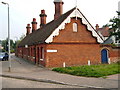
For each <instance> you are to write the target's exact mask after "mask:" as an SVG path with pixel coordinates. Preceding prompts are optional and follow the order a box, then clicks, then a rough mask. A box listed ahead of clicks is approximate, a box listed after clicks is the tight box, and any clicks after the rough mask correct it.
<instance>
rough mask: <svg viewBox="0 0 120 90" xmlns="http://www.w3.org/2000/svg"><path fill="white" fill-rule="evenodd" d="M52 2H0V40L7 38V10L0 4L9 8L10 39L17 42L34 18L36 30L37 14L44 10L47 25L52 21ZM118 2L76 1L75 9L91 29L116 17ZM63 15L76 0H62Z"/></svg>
mask: <svg viewBox="0 0 120 90" xmlns="http://www.w3.org/2000/svg"><path fill="white" fill-rule="evenodd" d="M53 1H54V0H0V40H3V39H6V38H7V33H8V32H7V31H8V27H7V26H8V21H7V20H8V19H7V17H8V16H7V15H8V8H7V5H4V4H2V3H1V2H6V3H9V6H10V38H11V39H13V40H18V39H19V38H20V37H21V36H22V35H24V34H26V25H27V24H28V23H29V24H31V22H32V19H33V18H36V19H37V22H38V28H39V25H40V17H39V14H40V13H41V10H42V9H44V10H45V12H46V14H47V23H48V22H50V21H51V20H53V19H54V3H53ZM119 1H120V0H77V7H78V8H79V9H80V11H81V12H82V13H83V14H84V15H85V17H86V18H87V19H88V20H89V22H90V23H91V24H92V26H93V27H95V25H96V24H99V26H100V27H102V26H103V25H105V24H107V23H108V22H109V20H110V19H111V18H113V17H114V16H117V13H116V11H118V2H119ZM63 2H64V5H63V13H65V12H67V11H68V10H70V9H72V8H73V7H75V6H76V0H63Z"/></svg>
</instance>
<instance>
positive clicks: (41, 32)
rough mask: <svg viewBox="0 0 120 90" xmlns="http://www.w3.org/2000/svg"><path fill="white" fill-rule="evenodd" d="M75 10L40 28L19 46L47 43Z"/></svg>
mask: <svg viewBox="0 0 120 90" xmlns="http://www.w3.org/2000/svg"><path fill="white" fill-rule="evenodd" d="M75 9H76V8H73V9H71V10H69V11H68V12H66V13H65V14H63V15H61V16H60V17H59V18H58V19H56V20H53V21H51V22H49V23H48V24H46V25H45V26H44V27H42V28H39V29H38V30H36V31H34V32H33V33H31V34H29V35H27V36H26V37H25V38H24V39H23V40H22V41H21V42H20V43H19V45H18V46H25V45H33V44H38V43H45V40H46V39H47V38H48V37H49V36H50V35H51V34H52V32H53V31H54V30H55V29H56V28H57V27H58V26H59V25H60V24H61V23H62V22H63V21H64V20H65V19H66V18H67V17H68V16H69V15H70V14H71V13H72V12H73V11H74V10H75Z"/></svg>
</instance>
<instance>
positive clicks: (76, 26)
mask: <svg viewBox="0 0 120 90" xmlns="http://www.w3.org/2000/svg"><path fill="white" fill-rule="evenodd" d="M77 31H78V25H77V23H73V32H77Z"/></svg>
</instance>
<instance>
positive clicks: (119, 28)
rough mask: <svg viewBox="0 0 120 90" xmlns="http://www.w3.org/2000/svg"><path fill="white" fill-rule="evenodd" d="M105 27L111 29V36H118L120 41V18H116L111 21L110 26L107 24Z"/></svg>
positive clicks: (119, 13)
mask: <svg viewBox="0 0 120 90" xmlns="http://www.w3.org/2000/svg"><path fill="white" fill-rule="evenodd" d="M117 14H118V15H120V12H117ZM104 26H108V27H109V30H110V35H111V36H112V35H115V36H117V39H119V40H120V18H118V17H114V18H112V19H110V20H109V24H106V25H104ZM104 26H103V27H104Z"/></svg>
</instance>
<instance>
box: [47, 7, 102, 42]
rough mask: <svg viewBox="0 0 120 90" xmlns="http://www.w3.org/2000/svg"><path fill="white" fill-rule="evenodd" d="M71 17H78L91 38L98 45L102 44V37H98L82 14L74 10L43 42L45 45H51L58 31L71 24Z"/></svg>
mask: <svg viewBox="0 0 120 90" xmlns="http://www.w3.org/2000/svg"><path fill="white" fill-rule="evenodd" d="M72 17H76V19H77V17H79V18H82V23H83V24H85V25H87V29H88V30H89V31H91V32H92V36H93V37H96V38H97V42H98V43H103V36H100V35H99V34H98V33H97V32H96V31H95V30H94V28H93V27H92V25H91V24H90V23H89V22H88V20H87V19H86V18H85V17H84V16H83V14H82V13H81V12H80V11H79V10H78V9H75V10H74V11H73V12H72V13H71V14H70V15H69V16H68V17H67V18H66V19H65V20H64V21H63V22H62V23H61V24H60V25H59V26H58V27H57V28H56V29H55V30H54V32H53V33H52V34H51V35H50V36H49V37H48V38H47V39H46V40H45V42H46V43H51V42H52V41H53V38H54V37H55V36H58V35H59V32H60V30H62V29H64V28H65V24H66V23H70V22H71V18H72Z"/></svg>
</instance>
